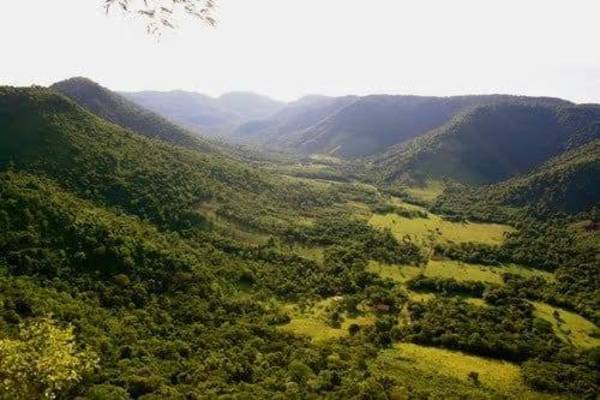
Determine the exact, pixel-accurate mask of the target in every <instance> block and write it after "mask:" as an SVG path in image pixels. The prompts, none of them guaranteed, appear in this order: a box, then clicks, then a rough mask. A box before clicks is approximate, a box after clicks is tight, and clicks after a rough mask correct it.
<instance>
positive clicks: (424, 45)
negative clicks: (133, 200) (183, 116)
mask: <svg viewBox="0 0 600 400" xmlns="http://www.w3.org/2000/svg"><path fill="white" fill-rule="evenodd" d="M131 1H136V0H131ZM217 2H218V9H217V12H216V17H217V20H218V24H217V26H216V27H215V28H210V27H207V26H205V25H202V24H201V23H199V22H198V21H196V20H192V19H189V18H184V19H179V21H178V25H179V27H178V29H177V30H175V31H172V32H166V33H165V34H163V35H162V37H161V39H160V40H156V38H154V37H152V36H149V35H147V34H146V33H145V29H144V23H143V21H141V20H140V19H139V18H138V17H134V16H124V15H122V14H121V13H119V12H112V13H110V14H109V15H108V16H107V15H106V14H105V13H104V11H103V9H102V7H101V5H102V3H103V0H30V1H22V0H5V1H4V2H3V5H2V8H1V9H0V49H1V54H2V57H1V58H0V85H14V86H28V85H31V84H39V85H49V84H51V83H53V82H56V81H59V80H62V79H66V78H69V77H72V76H85V77H88V78H91V79H93V80H95V81H97V82H99V83H101V84H102V85H104V86H106V87H108V88H110V89H113V90H123V91H137V90H172V89H184V90H191V91H197V92H202V93H205V94H209V95H213V96H216V95H219V94H221V93H224V92H228V91H234V90H244V91H246V90H249V91H255V92H258V93H262V94H265V95H268V96H271V97H273V98H276V99H280V100H293V99H295V98H298V97H300V96H302V95H306V94H325V95H345V94H356V95H365V94H380V93H389V94H416V95H438V96H447V95H458V94H487V93H508V94H522V95H535V96H553V97H561V98H565V99H569V100H572V101H575V102H578V103H580V102H597V103H600V45H599V44H598V38H600V26H599V25H598V18H599V16H600V1H599V0H569V1H567V0H559V1H556V0H217Z"/></svg>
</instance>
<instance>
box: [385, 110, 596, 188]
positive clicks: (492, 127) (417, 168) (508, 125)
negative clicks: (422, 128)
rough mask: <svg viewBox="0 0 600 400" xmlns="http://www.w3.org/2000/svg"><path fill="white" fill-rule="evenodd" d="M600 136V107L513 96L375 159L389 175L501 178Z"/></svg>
mask: <svg viewBox="0 0 600 400" xmlns="http://www.w3.org/2000/svg"><path fill="white" fill-rule="evenodd" d="M598 137H600V107H599V106H597V105H573V104H568V103H563V102H559V101H555V100H543V99H528V98H522V99H514V100H512V101H503V102H500V103H496V104H491V105H485V106H478V107H476V108H474V109H471V110H469V111H466V112H463V113H460V114H458V115H457V116H455V117H454V118H453V119H452V120H451V121H450V122H448V123H446V124H444V125H443V126H441V127H440V128H438V129H435V130H433V131H432V132H429V133H428V134H426V135H424V136H422V137H419V138H417V139H415V140H413V141H412V142H410V143H408V144H406V145H403V146H397V147H396V148H393V149H391V150H390V151H388V152H387V153H386V154H385V155H383V156H381V157H379V158H378V159H376V161H375V165H376V167H377V170H378V171H379V172H380V174H381V175H382V177H383V179H384V181H386V182H388V183H393V182H403V181H404V182H411V181H412V182H414V181H423V180H426V179H443V178H450V179H452V180H454V181H458V182H462V183H467V184H489V183H496V182H500V181H502V180H505V179H509V178H511V177H514V176H518V175H520V174H524V173H527V172H529V171H531V170H532V169H534V168H536V167H538V166H541V165H542V164H543V163H544V162H546V161H548V160H549V159H551V158H552V157H555V156H558V155H560V154H561V153H562V152H564V151H567V150H569V149H571V148H575V147H577V146H579V145H582V144H585V143H587V142H589V141H591V140H593V139H595V138H598Z"/></svg>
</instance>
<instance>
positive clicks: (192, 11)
mask: <svg viewBox="0 0 600 400" xmlns="http://www.w3.org/2000/svg"><path fill="white" fill-rule="evenodd" d="M103 1H104V7H105V9H106V12H107V13H108V12H109V11H110V10H111V9H113V8H119V9H121V10H122V11H123V12H125V13H137V14H139V15H141V16H143V17H144V18H145V19H146V20H147V26H146V29H147V31H148V33H151V34H157V33H160V32H161V31H162V30H163V29H164V28H171V29H172V28H175V16H176V15H177V14H180V13H184V14H187V15H189V16H192V17H194V18H197V19H199V20H200V21H202V22H204V23H206V24H208V25H210V26H214V25H215V24H216V20H215V18H214V17H213V13H214V10H215V6H216V0H103Z"/></svg>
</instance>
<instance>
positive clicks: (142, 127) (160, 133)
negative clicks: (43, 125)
mask: <svg viewBox="0 0 600 400" xmlns="http://www.w3.org/2000/svg"><path fill="white" fill-rule="evenodd" d="M51 88H52V89H53V90H55V91H57V92H60V93H61V94H63V95H65V96H67V97H69V98H70V99H72V100H73V101H74V102H76V103H77V104H79V105H81V106H82V107H84V108H86V109H87V110H88V111H90V112H92V113H94V114H96V115H98V116H99V117H101V118H103V119H106V120H108V121H111V122H114V123H115V124H118V125H120V126H122V127H124V128H128V129H131V130H132V131H134V132H137V133H139V134H141V135H144V136H147V137H150V138H156V139H160V140H164V141H166V142H170V143H173V144H177V145H181V146H186V147H191V148H196V149H200V150H203V151H214V149H213V146H212V145H211V144H209V143H208V142H207V141H206V140H204V139H201V138H200V137H198V136H197V135H195V134H193V133H191V132H189V131H187V130H185V129H183V128H181V127H179V126H177V125H175V124H174V123H172V122H170V121H168V120H166V119H165V118H163V117H161V116H159V115H158V114H156V113H154V112H152V111H149V110H147V109H145V108H143V107H140V106H138V105H137V104H135V103H133V102H131V101H129V100H127V99H126V98H125V97H123V96H121V95H119V94H117V93H115V92H112V91H110V90H109V89H106V88H104V87H102V86H100V85H99V84H97V83H96V82H93V81H91V80H89V79H87V78H72V79H68V80H65V81H61V82H57V83H55V84H54V85H52V86H51Z"/></svg>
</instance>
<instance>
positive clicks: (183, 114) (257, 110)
mask: <svg viewBox="0 0 600 400" xmlns="http://www.w3.org/2000/svg"><path fill="white" fill-rule="evenodd" d="M121 95H123V96H124V97H126V98H127V99H129V100H131V101H133V102H134V103H136V104H138V105H140V106H142V107H145V108H148V109H149V110H152V111H154V112H156V113H158V114H160V115H162V116H163V117H166V118H168V119H170V120H171V121H173V122H176V123H178V124H180V125H182V126H185V127H186V128H188V129H192V130H194V131H196V132H202V133H203V134H206V135H209V136H227V135H228V133H229V132H231V131H232V130H234V129H235V128H236V127H237V126H238V125H240V124H242V123H244V122H247V121H250V120H254V119H261V118H266V117H268V116H269V115H271V114H274V113H275V112H277V111H279V110H280V109H281V108H282V107H283V106H284V103H281V102H278V101H276V100H273V99H270V98H268V97H266V96H262V95H258V94H255V93H251V92H231V93H226V94H223V95H222V96H220V97H217V98H214V97H210V96H206V95H203V94H200V93H195V92H188V91H181V90H174V91H168V92H159V91H142V92H122V93H121Z"/></svg>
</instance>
